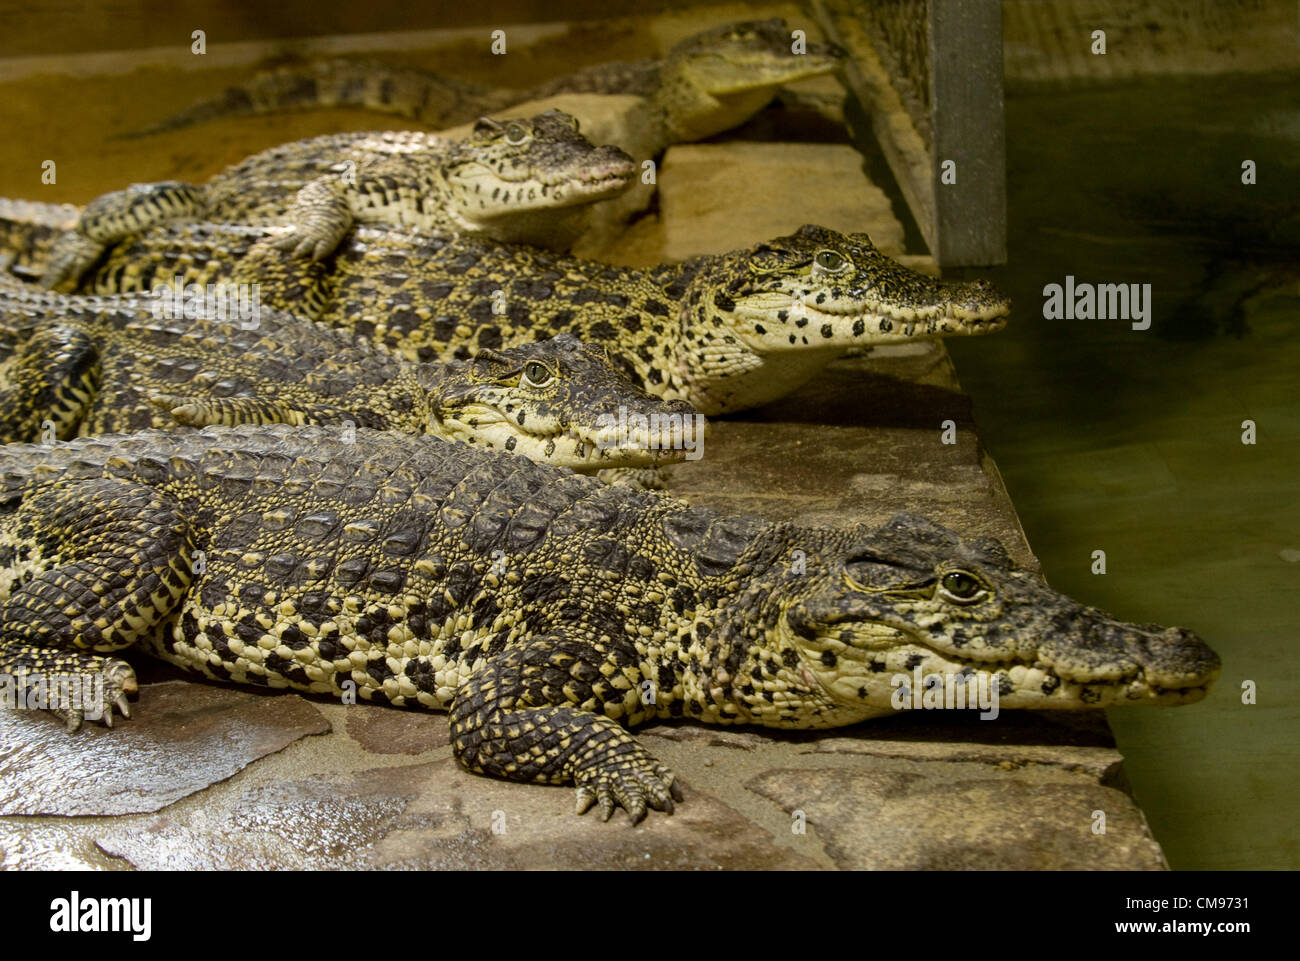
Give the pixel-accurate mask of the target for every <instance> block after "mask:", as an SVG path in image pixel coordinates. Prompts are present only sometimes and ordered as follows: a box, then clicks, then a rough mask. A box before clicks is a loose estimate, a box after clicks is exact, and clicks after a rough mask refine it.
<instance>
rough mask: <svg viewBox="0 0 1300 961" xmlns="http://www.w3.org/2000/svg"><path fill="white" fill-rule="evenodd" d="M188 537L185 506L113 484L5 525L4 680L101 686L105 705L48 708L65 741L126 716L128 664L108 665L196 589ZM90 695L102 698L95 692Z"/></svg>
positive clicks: (60, 487) (73, 490)
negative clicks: (91, 723)
mask: <svg viewBox="0 0 1300 961" xmlns="http://www.w3.org/2000/svg"><path fill="white" fill-rule="evenodd" d="M192 546H193V542H192V536H191V532H190V528H189V525H188V524H187V523H186V522H185V521H184V519H183V518H182V516H181V513H180V510H179V505H177V504H176V503H175V502H174V501H172V500H171V499H170V498H168V497H166V496H164V495H161V494H159V493H157V492H156V491H154V490H152V489H151V488H149V487H146V486H144V485H141V484H133V483H131V482H129V481H124V480H116V479H94V480H75V481H57V482H53V483H51V484H50V485H49V486H48V487H45V488H44V489H42V490H39V491H38V492H36V493H34V494H32V495H31V496H30V497H28V498H27V499H26V500H24V501H23V503H22V505H21V506H20V507H19V508H18V509H17V510H15V511H14V512H13V513H12V514H9V515H7V516H5V517H4V518H3V519H0V674H3V675H9V676H10V677H11V678H17V677H20V676H21V677H23V679H24V680H23V684H24V686H25V687H27V688H28V689H29V690H30V689H31V688H32V686H33V685H34V684H36V683H38V682H39V683H41V684H43V685H44V686H45V688H46V689H47V690H60V691H65V692H66V691H69V690H73V689H75V688H76V686H77V685H81V686H82V687H83V688H84V686H85V685H87V684H90V685H92V686H95V685H97V683H98V682H102V685H103V686H102V696H101V698H100V701H99V703H98V704H90V705H88V704H87V703H86V702H85V701H81V702H79V703H70V702H68V701H67V700H66V698H65V699H63V700H58V701H56V702H55V703H53V704H49V705H46V706H48V707H49V708H50V709H51V710H52V711H53V712H54V713H55V714H57V715H58V716H60V717H63V718H64V720H65V721H66V722H67V724H68V728H69V730H76V729H77V728H78V727H80V726H81V722H82V720H83V718H84V717H90V718H98V717H102V718H103V719H104V723H105V724H107V725H109V726H112V719H113V709H114V708H116V709H117V710H118V711H119V712H120V713H121V714H122V715H123V716H129V709H128V707H127V701H126V696H125V695H126V694H128V693H130V692H132V691H134V690H135V689H136V681H135V673H134V672H133V671H132V670H131V667H130V665H128V664H127V663H126V662H125V661H122V660H119V659H117V658H111V657H104V656H102V655H103V654H106V653H110V652H113V651H118V650H122V649H124V648H126V647H129V646H130V645H132V644H134V643H135V642H136V641H138V640H141V639H142V638H144V637H146V636H149V635H150V634H151V633H152V632H153V631H156V630H158V629H160V626H161V625H162V624H163V622H164V620H165V619H166V618H167V617H168V615H169V614H170V613H171V612H172V610H173V609H175V607H176V605H177V604H178V603H179V601H180V599H181V597H182V596H183V595H184V593H185V591H186V590H187V589H188V587H189V583H190V579H191V577H192V574H191V561H190V557H191V553H192ZM92 689H95V688H94V687H92Z"/></svg>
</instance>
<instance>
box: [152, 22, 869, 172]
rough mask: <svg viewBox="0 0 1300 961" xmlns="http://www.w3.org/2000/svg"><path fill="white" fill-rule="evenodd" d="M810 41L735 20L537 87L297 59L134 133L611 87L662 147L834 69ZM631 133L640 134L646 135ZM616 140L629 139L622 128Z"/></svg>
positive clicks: (712, 129) (418, 114)
mask: <svg viewBox="0 0 1300 961" xmlns="http://www.w3.org/2000/svg"><path fill="white" fill-rule="evenodd" d="M801 44H802V46H801V48H800V49H801V50H802V52H799V53H796V52H795V50H796V45H797V42H796V37H795V36H794V32H793V31H792V30H791V28H790V27H789V26H788V25H787V24H786V22H785V21H784V20H782V19H779V18H773V19H768V20H746V21H740V22H736V23H727V24H722V25H720V26H716V27H711V28H709V29H707V30H704V31H702V32H700V33H696V34H693V35H692V36H690V37H687V38H686V39H684V40H682V41H681V42H679V43H677V44H676V45H675V46H673V47H672V48H671V49H670V50H669V51H668V53H667V54H666V55H665V56H664V57H662V58H645V59H640V60H634V61H623V62H613V63H604V64H597V65H594V66H589V67H585V68H583V69H580V70H577V71H574V72H573V73H570V74H566V75H564V76H561V77H556V78H554V79H552V80H549V81H547V82H545V83H542V84H539V85H537V86H535V87H531V88H528V89H508V88H500V87H497V88H493V87H487V86H484V85H481V84H475V83H471V82H468V81H464V80H459V79H456V78H454V77H445V76H441V75H438V74H433V73H429V72H426V71H421V70H415V69H411V68H407V67H398V66H392V65H388V64H383V63H376V62H370V61H355V60H346V59H331V60H323V61H317V62H315V63H311V64H307V65H303V64H288V65H282V66H280V67H277V68H275V69H272V70H267V71H263V72H261V73H258V74H255V75H254V76H253V77H252V78H251V79H250V80H249V81H248V83H247V84H245V85H242V86H235V87H230V88H227V89H226V90H225V91H224V92H223V93H222V94H221V95H220V96H218V97H217V98H215V99H213V100H209V101H204V102H201V103H198V104H196V105H194V106H192V107H190V108H189V109H187V110H184V111H182V112H181V113H179V114H177V115H175V116H174V117H171V118H169V119H167V120H165V121H163V122H162V123H160V124H158V125H155V126H153V127H150V128H148V129H146V130H144V131H141V132H140V133H139V134H134V135H133V136H140V135H144V134H153V133H160V132H163V131H167V130H176V129H180V128H183V127H186V126H189V125H191V124H194V123H198V122H203V121H207V120H212V119H216V118H220V117H225V116H237V115H249V114H264V113H271V112H275V111H279V110H287V109H302V108H310V107H363V108H369V109H371V110H376V111H380V112H383V113H388V114H396V115H398V116H401V117H405V118H406V119H408V120H413V121H416V122H417V123H421V124H425V125H427V126H429V127H430V128H432V129H435V130H442V129H446V128H448V127H453V126H456V125H459V124H463V123H469V122H472V121H474V120H475V119H476V118H478V117H480V116H482V115H484V114H492V113H497V112H499V111H501V110H504V109H506V108H508V107H512V106H515V105H518V104H522V103H527V102H532V101H538V100H545V99H547V98H552V97H557V96H561V95H566V94H604V95H615V96H630V97H638V98H641V99H642V100H644V101H645V109H644V110H643V111H642V112H641V113H640V117H641V122H640V125H641V126H643V127H647V128H649V131H648V132H649V135H650V136H651V137H652V139H653V141H654V142H655V143H657V144H659V149H660V150H662V149H663V147H665V146H667V145H668V144H673V143H689V142H691V141H695V140H702V139H704V138H706V137H711V136H713V135H714V134H717V133H721V132H722V131H724V130H729V129H730V128H732V127H735V126H737V125H739V124H741V123H744V122H745V121H746V120H748V119H749V118H750V117H751V116H753V115H754V114H755V113H757V112H758V111H759V110H761V109H762V108H763V107H765V106H766V105H767V104H768V103H770V102H771V100H772V99H773V98H774V97H775V96H776V94H777V91H778V90H779V89H780V88H781V87H782V86H783V85H785V84H788V83H793V82H795V81H798V80H803V79H806V78H809V77H817V76H823V75H825V74H828V73H830V72H832V71H833V70H835V69H836V67H837V66H838V65H839V64H840V62H841V61H842V60H843V58H844V53H843V51H842V50H840V49H839V48H838V47H836V46H835V45H834V44H829V43H818V42H815V41H808V40H806V38H804V39H803V40H802V41H801ZM624 132H625V133H627V134H629V135H635V136H636V137H637V138H638V139H639V138H640V137H642V136H645V135H646V131H635V132H634V131H630V130H628V131H624ZM611 142H613V143H616V144H619V145H620V146H621V145H622V141H621V140H620V139H618V138H617V137H616V136H615V137H614V138H612V139H611ZM657 152H658V151H657V150H653V151H651V155H653V154H654V153H657ZM635 155H636V156H641V154H635Z"/></svg>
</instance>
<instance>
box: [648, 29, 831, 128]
mask: <svg viewBox="0 0 1300 961" xmlns="http://www.w3.org/2000/svg"><path fill="white" fill-rule="evenodd" d="M803 46H804V52H802V53H795V52H794V50H795V38H794V36H793V31H792V30H791V29H790V27H789V26H788V25H787V24H786V22H785V21H784V20H782V19H779V18H776V19H772V20H746V21H742V22H739V23H729V24H725V25H723V26H720V27H714V28H713V29H711V30H705V31H703V32H702V33H697V34H694V35H693V36H690V37H687V38H686V39H685V40H683V41H681V42H680V43H678V44H677V45H676V46H675V47H673V48H672V50H670V51H669V52H668V55H667V56H666V57H665V58H664V62H663V66H662V67H661V69H660V75H659V87H658V89H657V91H656V93H655V95H654V101H655V105H656V107H657V108H658V109H659V111H660V113H661V114H662V116H663V121H664V124H665V128H666V130H667V132H668V134H669V142H673V143H689V142H690V141H693V140H702V139H703V138H705V137H711V136H713V135H714V134H715V133H719V132H721V131H723V130H728V129H730V128H731V127H735V126H737V125H738V124H741V123H744V122H745V121H746V120H748V119H749V118H750V117H751V116H753V115H754V114H755V113H757V112H758V111H759V110H761V109H763V107H765V106H767V104H768V103H769V102H770V101H771V99H772V98H773V97H774V96H775V95H776V92H777V90H778V89H779V88H780V87H781V86H783V85H785V84H788V83H793V82H794V81H796V80H803V79H804V78H806V77H816V76H820V75H822V74H826V73H830V72H831V71H832V70H834V69H835V68H836V66H838V64H839V62H840V61H841V59H842V58H843V56H844V55H843V53H842V51H840V49H839V48H838V47H836V46H835V45H834V44H828V43H815V42H812V41H804V43H803Z"/></svg>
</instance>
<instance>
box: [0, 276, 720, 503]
mask: <svg viewBox="0 0 1300 961" xmlns="http://www.w3.org/2000/svg"><path fill="white" fill-rule="evenodd" d="M186 306H190V307H191V308H192V309H191V310H190V311H188V312H187V311H186V310H185V307H186ZM199 306H200V305H198V304H197V303H194V302H189V303H188V304H187V303H186V302H185V301H184V300H183V299H182V300H176V301H175V302H164V301H160V300H159V299H156V298H153V297H139V298H134V299H133V298H129V297H116V298H98V297H66V296H63V295H59V294H50V293H45V292H35V291H28V290H23V289H9V288H5V287H0V443H10V442H13V441H32V442H35V441H38V440H41V439H47V440H53V439H56V438H57V439H67V438H70V437H76V436H86V435H90V434H101V433H120V432H128V431H135V430H141V429H144V428H150V427H152V428H172V429H180V428H182V427H188V428H197V427H203V426H206V425H210V424H223V425H233V424H249V423H251V424H265V423H286V424H296V425H301V424H333V425H345V424H351V425H353V426H354V427H364V428H373V429H377V430H392V431H398V432H403V433H409V434H429V435H432V436H435V437H440V438H443V439H444V440H451V441H459V442H462V443H467V444H477V445H479V446H482V447H486V448H495V449H500V450H503V451H507V452H511V453H515V454H519V455H521V456H525V457H529V458H532V459H535V460H539V461H545V462H547V463H550V464H555V465H559V466H562V467H567V468H570V469H573V470H577V471H581V472H584V473H595V472H598V471H602V470H610V471H617V470H624V469H629V468H636V469H646V468H658V467H660V466H663V465H666V464H669V463H675V462H679V461H681V460H683V459H685V458H687V457H690V456H691V455H692V454H693V453H694V452H695V451H699V450H700V445H701V443H702V439H703V438H702V433H701V430H702V425H701V424H700V420H702V418H697V416H696V413H695V411H694V410H693V409H692V408H691V407H690V405H688V404H686V403H684V402H682V401H665V400H663V399H661V398H658V397H655V396H653V395H650V394H647V393H646V392H645V391H643V390H641V389H640V388H639V387H637V386H636V385H634V384H633V383H632V382H631V381H629V380H628V379H627V378H626V377H625V376H623V374H622V373H621V372H620V371H619V370H617V369H616V368H615V367H614V366H613V365H612V364H611V363H610V361H609V358H608V355H607V354H606V352H605V351H604V349H603V348H600V347H596V346H593V345H586V344H583V343H581V342H580V341H579V340H578V339H577V338H575V337H573V336H572V335H569V334H561V335H559V336H558V337H555V338H553V339H551V340H545V341H540V342H537V343H533V344H521V345H519V346H516V347H511V348H505V349H503V350H500V351H495V350H487V351H481V352H480V353H479V354H478V355H476V356H475V357H474V358H473V359H472V360H469V361H450V362H446V363H430V364H413V363H410V362H408V361H406V360H404V359H403V358H401V357H398V356H396V355H394V354H393V353H391V352H390V351H388V350H386V349H385V348H383V347H382V346H372V345H371V344H369V343H367V342H365V341H359V342H358V341H355V340H354V339H353V338H352V337H351V336H350V335H349V334H347V333H346V332H345V331H341V330H335V329H333V328H327V327H323V326H321V325H319V324H316V323H314V322H312V321H310V320H306V319H304V318H300V317H297V316H294V315H293V314H287V313H283V312H280V311H274V310H260V309H258V310H252V311H232V310H224V309H221V305H214V307H215V309H211V310H209V311H207V312H206V313H203V314H199V312H198V309H197V308H198V307H199ZM246 306H249V305H246ZM251 306H254V307H255V306H256V305H255V304H254V305H251ZM620 409H621V410H622V411H624V413H625V415H629V416H624V417H623V418H622V419H621V421H620V418H619V411H620ZM631 415H634V416H631ZM620 422H621V423H622V424H623V425H624V429H623V430H622V431H621V432H620V430H619V429H618V424H619V423H620ZM605 476H606V477H607V479H611V480H613V479H618V477H617V475H615V474H609V475H605ZM638 478H640V475H637V474H632V475H629V477H627V478H624V479H626V480H631V481H634V482H635V481H636V480H637V479H638ZM641 479H642V482H649V481H650V480H651V478H641Z"/></svg>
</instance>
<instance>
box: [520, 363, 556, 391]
mask: <svg viewBox="0 0 1300 961" xmlns="http://www.w3.org/2000/svg"><path fill="white" fill-rule="evenodd" d="M554 379H555V375H554V374H552V373H551V370H550V368H549V367H547V366H546V365H545V364H539V363H538V362H537V361H535V360H534V361H531V362H529V363H528V364H526V365H525V366H524V382H525V383H527V384H528V385H529V386H530V387H545V386H546V385H547V384H549V383H550V382H551V381H552V380H554Z"/></svg>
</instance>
